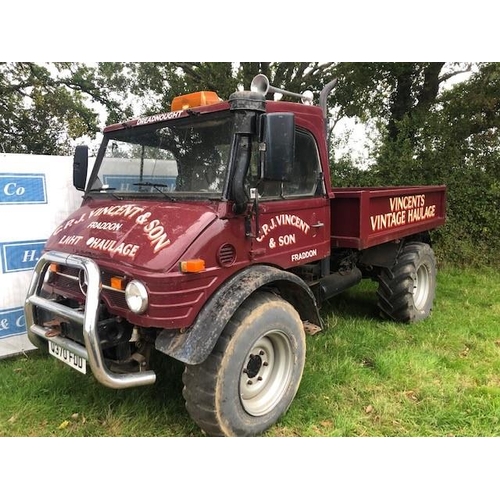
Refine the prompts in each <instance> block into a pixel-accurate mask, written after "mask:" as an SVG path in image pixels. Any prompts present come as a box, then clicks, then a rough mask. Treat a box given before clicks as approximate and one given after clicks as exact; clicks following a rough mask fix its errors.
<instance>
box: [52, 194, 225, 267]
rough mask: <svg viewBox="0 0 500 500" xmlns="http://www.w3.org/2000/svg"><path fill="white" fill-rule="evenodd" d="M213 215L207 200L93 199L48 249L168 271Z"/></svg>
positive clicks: (58, 231)
mask: <svg viewBox="0 0 500 500" xmlns="http://www.w3.org/2000/svg"><path fill="white" fill-rule="evenodd" d="M215 218H216V211H215V209H214V208H213V207H211V206H210V205H208V204H207V202H204V203H203V204H201V203H183V202H161V203H158V202H157V201H155V202H151V201H139V202H132V201H130V200H129V201H117V200H113V201H110V200H106V201H101V200H93V201H91V202H90V203H89V204H85V205H83V206H82V207H80V208H79V209H78V210H77V211H76V212H74V213H73V214H72V215H71V217H70V218H68V219H66V221H64V222H63V223H62V224H61V225H60V226H59V227H58V228H57V229H56V230H55V231H54V232H53V233H52V236H51V237H50V238H49V240H48V241H47V244H46V249H47V250H59V251H61V252H67V253H73V254H79V255H83V256H86V257H91V258H94V259H101V260H106V259H107V260H115V261H116V260H120V261H121V262H123V263H129V264H132V263H133V265H134V266H136V267H140V268H143V269H148V270H151V271H161V270H165V271H166V270H168V269H169V268H170V267H171V266H172V265H174V264H176V263H177V261H178V260H179V259H180V257H181V256H182V254H183V253H184V252H185V251H186V249H187V248H188V247H189V246H190V245H191V243H192V242H193V241H194V240H195V239H196V237H197V236H198V235H199V234H200V233H201V232H202V231H203V230H204V229H205V228H206V227H207V226H208V225H209V224H210V223H211V222H212V221H214V220H215Z"/></svg>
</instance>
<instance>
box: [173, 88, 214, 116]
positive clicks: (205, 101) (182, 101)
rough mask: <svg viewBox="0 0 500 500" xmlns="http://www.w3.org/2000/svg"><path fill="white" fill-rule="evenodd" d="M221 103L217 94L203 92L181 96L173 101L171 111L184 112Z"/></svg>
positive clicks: (207, 91)
mask: <svg viewBox="0 0 500 500" xmlns="http://www.w3.org/2000/svg"><path fill="white" fill-rule="evenodd" d="M217 102H220V98H219V96H218V95H217V93H216V92H211V91H209V90H203V91H201V92H193V93H192V94H185V95H179V96H177V97H174V98H173V99H172V104H171V105H170V109H171V110H172V111H182V110H183V109H189V108H196V107H198V106H207V105H209V104H215V103H217Z"/></svg>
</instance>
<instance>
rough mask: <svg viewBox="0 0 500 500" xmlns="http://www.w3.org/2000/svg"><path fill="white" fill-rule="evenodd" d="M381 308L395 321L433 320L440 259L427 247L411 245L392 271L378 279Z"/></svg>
mask: <svg viewBox="0 0 500 500" xmlns="http://www.w3.org/2000/svg"><path fill="white" fill-rule="evenodd" d="M378 282H379V287H378V291H377V296H378V307H379V309H380V311H381V313H382V315H383V316H386V317H388V318H390V319H392V320H394V321H399V322H405V323H414V322H416V321H421V320H423V319H425V318H427V317H428V316H429V314H430V313H431V310H432V305H433V302H434V296H435V292H436V259H435V257H434V252H433V251H432V248H431V247H430V246H429V245H428V244H427V243H421V242H414V243H407V244H406V245H405V246H404V247H403V250H402V252H401V253H400V255H399V256H398V259H397V261H396V263H395V264H394V266H393V267H392V269H383V270H382V271H381V273H380V274H379V276H378Z"/></svg>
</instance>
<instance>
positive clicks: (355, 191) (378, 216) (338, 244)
mask: <svg viewBox="0 0 500 500" xmlns="http://www.w3.org/2000/svg"><path fill="white" fill-rule="evenodd" d="M330 205H331V245H332V248H354V249H357V250H364V249H366V248H370V247H373V246H375V245H380V244H383V243H387V242H388V241H392V240H396V239H401V238H405V237H407V236H409V235H412V234H418V233H422V232H425V231H429V230H431V229H435V228H437V227H439V226H441V225H443V224H444V222H445V212H446V186H405V187H397V188H395V187H389V188H388V187H355V188H336V189H333V191H332V198H331V200H330Z"/></svg>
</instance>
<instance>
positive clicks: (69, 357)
mask: <svg viewBox="0 0 500 500" xmlns="http://www.w3.org/2000/svg"><path fill="white" fill-rule="evenodd" d="M49 352H50V354H52V356H54V358H57V359H59V360H61V361H62V362H63V363H66V364H67V365H68V366H71V368H74V369H75V370H77V371H79V372H81V373H87V360H86V359H84V358H82V357H81V356H78V354H73V353H72V352H71V351H68V349H65V348H64V347H60V346H58V345H56V344H54V343H53V342H51V341H50V340H49Z"/></svg>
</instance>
